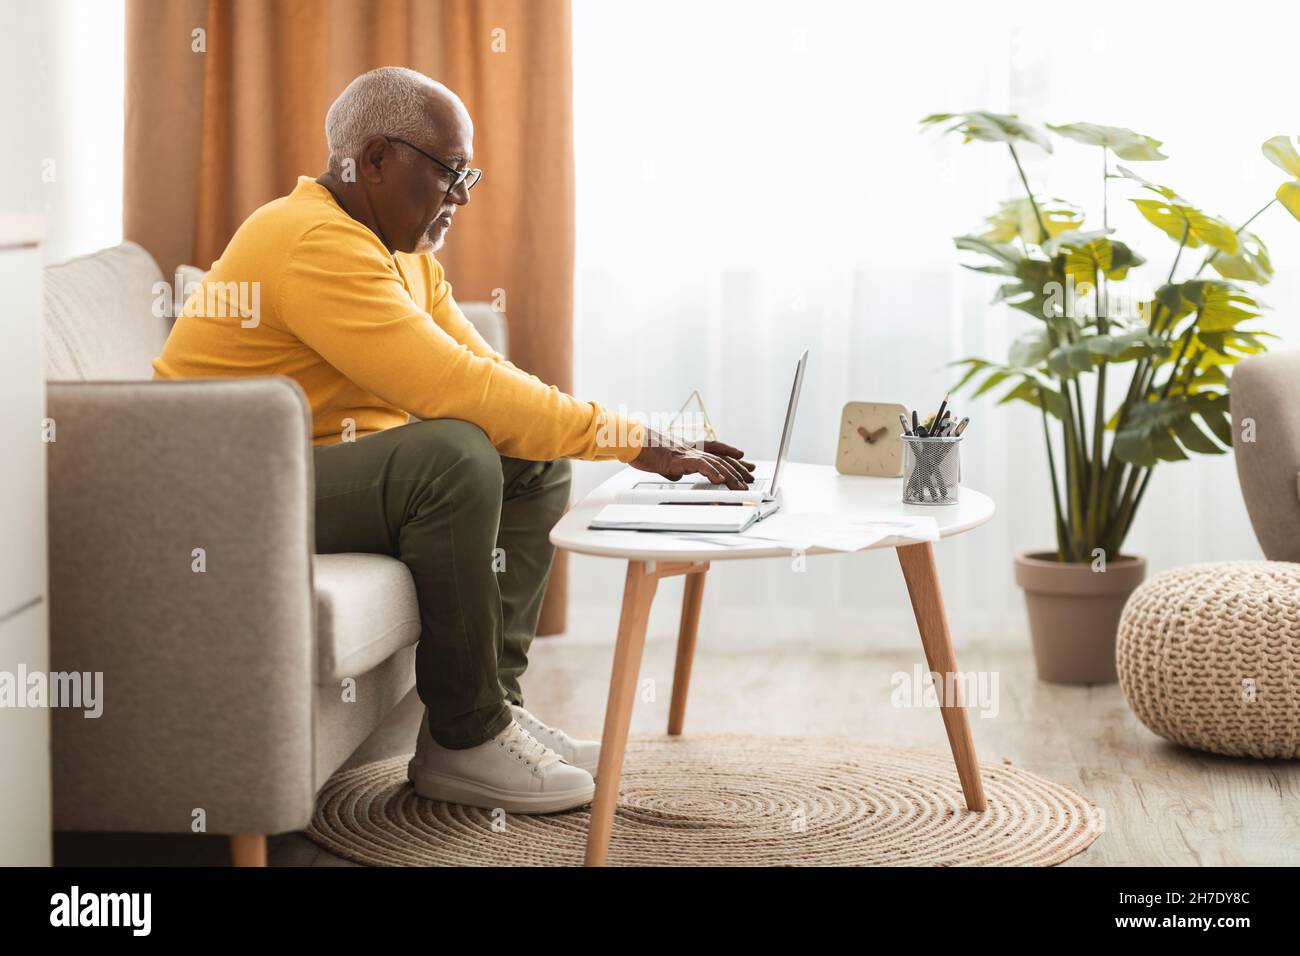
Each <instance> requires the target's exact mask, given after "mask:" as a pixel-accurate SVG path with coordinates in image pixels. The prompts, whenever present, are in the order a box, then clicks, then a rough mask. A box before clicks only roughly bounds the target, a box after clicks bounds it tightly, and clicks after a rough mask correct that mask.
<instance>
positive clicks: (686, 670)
mask: <svg viewBox="0 0 1300 956" xmlns="http://www.w3.org/2000/svg"><path fill="white" fill-rule="evenodd" d="M708 567H709V566H708V565H707V564H706V565H704V567H703V568H702V569H701V570H699V571H693V572H691V573H690V574H688V575H686V589H685V591H684V592H683V593H682V623H681V626H680V627H678V629H677V663H676V665H675V666H674V667H673V699H672V702H671V703H670V704H669V705H668V733H669V734H670V735H672V736H674V737H675V736H677V735H678V734H680V733H681V732H682V723H683V722H684V721H685V720H686V695H687V694H688V693H689V692H690V689H691V663H692V662H693V661H694V660H695V637H696V635H697V634H698V633H699V630H700V605H701V604H703V602H704V575H705V572H706V571H707V570H708Z"/></svg>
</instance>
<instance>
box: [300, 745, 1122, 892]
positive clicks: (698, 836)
mask: <svg viewBox="0 0 1300 956" xmlns="http://www.w3.org/2000/svg"><path fill="white" fill-rule="evenodd" d="M407 759H408V757H405V756H403V757H393V758H390V759H388V760H381V761H377V762H375V763H370V764H365V765H364V766H361V767H356V768H353V769H351V770H345V771H342V772H340V773H337V774H335V775H334V776H333V777H332V778H331V779H330V780H329V781H328V782H327V783H326V784H325V787H324V789H323V790H322V791H321V794H320V797H319V799H318V801H317V805H316V814H315V817H314V818H313V819H312V823H311V826H310V827H309V828H308V830H307V835H308V836H309V837H310V838H311V839H312V840H314V841H315V842H317V843H318V844H320V845H321V846H323V847H324V848H325V849H327V850H329V851H330V852H331V853H334V854H336V855H338V856H341V857H344V858H346V859H349V860H353V861H355V862H358V863H363V864H366V865H368V866H485V865H486V866H577V865H581V863H582V857H583V849H584V846H585V843H586V838H587V820H588V816H589V813H588V810H589V808H586V807H584V808H582V809H580V810H573V811H569V812H567V813H556V814H550V815H546V816H529V815H524V814H509V815H507V814H504V813H503V812H497V813H495V814H494V813H493V812H492V811H490V810H479V809H476V808H473V807H463V806H459V805H455V804H447V803H440V802H434V801H432V800H425V799H423V798H421V797H418V796H416V794H415V791H414V790H412V789H411V786H410V784H409V783H407V781H406V762H407ZM981 774H982V777H983V781H984V793H985V796H986V797H987V800H988V810H987V811H986V812H984V813H971V812H969V811H967V810H966V804H965V802H964V800H963V799H962V794H961V787H960V786H959V784H958V782H957V771H956V769H955V768H954V767H953V762H952V757H951V756H950V755H949V754H946V753H943V754H940V753H926V752H924V751H916V750H904V749H899V748H893V747H880V746H873V745H870V744H865V743H861V742H858V741H854V740H847V739H841V738H825V737H820V738H819V737H747V736H722V735H713V736H710V735H698V736H684V737H666V736H664V737H638V738H633V740H632V741H631V743H630V744H629V745H628V751H627V758H626V760H625V762H624V766H623V777H622V780H621V786H620V797H619V805H618V812H617V813H616V815H615V819H614V832H613V837H612V839H611V843H610V850H609V864H610V865H611V866H1051V865H1053V864H1056V863H1060V862H1062V861H1063V860H1067V859H1069V858H1070V857H1072V856H1074V855H1075V854H1076V853H1080V852H1082V851H1083V850H1084V849H1086V848H1087V847H1088V845H1089V844H1091V843H1092V841H1093V840H1095V839H1097V837H1098V836H1099V835H1100V834H1101V832H1102V830H1103V829H1104V826H1103V822H1102V814H1101V811H1100V810H1099V809H1098V808H1097V807H1096V805H1094V804H1093V803H1092V801H1090V800H1088V799H1086V798H1084V797H1082V796H1080V795H1079V794H1078V793H1076V792H1075V791H1073V790H1071V789H1070V788H1069V787H1063V786H1061V785H1059V784H1055V783H1052V782H1050V781H1048V780H1044V779H1043V778H1042V777H1039V776H1036V775H1034V774H1032V773H1029V772H1027V771H1024V770H1020V769H1018V768H1016V767H1011V766H1006V765H1003V764H994V763H989V764H985V765H984V766H982V767H981Z"/></svg>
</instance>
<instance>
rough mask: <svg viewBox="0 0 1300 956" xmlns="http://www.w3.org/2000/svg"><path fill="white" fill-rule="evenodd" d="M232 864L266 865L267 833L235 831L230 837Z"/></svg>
mask: <svg viewBox="0 0 1300 956" xmlns="http://www.w3.org/2000/svg"><path fill="white" fill-rule="evenodd" d="M230 863H231V865H232V866H266V835H265V834H262V833H235V834H232V835H231V837H230Z"/></svg>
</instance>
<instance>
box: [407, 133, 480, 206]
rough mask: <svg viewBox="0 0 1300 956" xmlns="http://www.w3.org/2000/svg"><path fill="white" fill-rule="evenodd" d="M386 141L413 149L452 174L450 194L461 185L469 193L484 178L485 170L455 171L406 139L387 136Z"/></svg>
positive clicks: (448, 189)
mask: <svg viewBox="0 0 1300 956" xmlns="http://www.w3.org/2000/svg"><path fill="white" fill-rule="evenodd" d="M384 139H386V140H388V141H389V142H390V143H401V144H402V145H403V146H409V147H411V149H413V150H415V151H416V152H417V153H419V154H420V155H421V156H423V157H424V158H425V159H431V160H433V161H434V162H435V163H437V164H438V165H439V166H441V167H442V168H443V169H445V170H447V172H449V173H451V175H452V180H451V185H450V186H448V187H447V192H449V193H451V192H455V191H456V190H457V189H458V188H459V187H460V185H461V183H464V184H465V191H466V192H469V191H470V190H471V189H473V188H474V184H475V183H477V182H478V181H479V180H480V179H481V178H482V177H483V170H481V169H468V168H466V169H453V168H452V167H451V166H448V165H447V164H446V163H444V162H443V161H442V160H441V159H439V158H438V157H437V156H430V155H429V154H428V153H426V152H425V151H424V150H422V149H420V147H418V146H416V145H415V144H414V143H408V142H407V141H406V140H404V139H399V138H398V137H396V136H385V137H384Z"/></svg>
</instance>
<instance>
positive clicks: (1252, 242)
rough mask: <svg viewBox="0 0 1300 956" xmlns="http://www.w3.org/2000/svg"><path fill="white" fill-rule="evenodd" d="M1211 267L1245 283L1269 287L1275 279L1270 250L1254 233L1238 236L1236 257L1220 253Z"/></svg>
mask: <svg viewBox="0 0 1300 956" xmlns="http://www.w3.org/2000/svg"><path fill="white" fill-rule="evenodd" d="M1283 185H1286V184H1285V183H1284V184H1283ZM1210 265H1212V266H1214V271H1215V272H1217V273H1218V274H1219V275H1221V276H1223V277H1224V278H1225V279H1241V280H1242V281H1243V282H1255V283H1258V284H1259V285H1268V283H1269V281H1270V280H1271V279H1272V278H1273V263H1272V261H1271V260H1270V259H1269V258H1268V249H1267V248H1266V247H1265V245H1264V240H1263V239H1261V238H1259V236H1257V235H1255V234H1254V233H1253V232H1245V233H1240V234H1239V235H1238V236H1237V252H1236V255H1225V254H1224V253H1222V252H1220V253H1219V254H1218V255H1216V256H1215V257H1214V258H1212V259H1211V260H1210Z"/></svg>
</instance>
